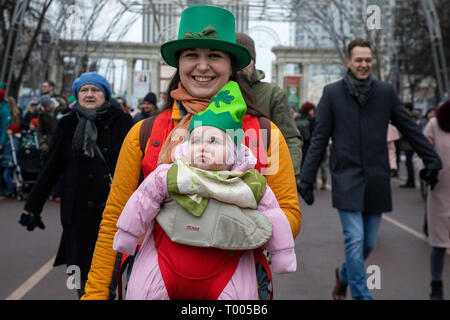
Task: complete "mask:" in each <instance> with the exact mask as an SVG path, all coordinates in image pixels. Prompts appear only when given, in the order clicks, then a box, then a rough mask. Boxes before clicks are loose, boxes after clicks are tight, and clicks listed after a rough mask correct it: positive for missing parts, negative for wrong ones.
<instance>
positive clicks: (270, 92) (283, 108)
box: [236, 32, 303, 176]
mask: <svg viewBox="0 0 450 320" xmlns="http://www.w3.org/2000/svg"><path fill="white" fill-rule="evenodd" d="M236 43H238V44H240V45H242V46H244V47H246V48H247V49H248V51H249V52H250V56H251V61H250V63H249V65H248V66H247V67H245V68H244V69H242V70H241V71H239V73H240V74H241V75H242V76H244V77H245V78H246V80H247V81H248V82H249V83H250V85H251V87H252V90H253V94H254V95H255V97H256V100H257V104H256V105H257V107H258V108H259V109H260V110H261V111H263V112H264V113H265V114H266V116H267V117H268V118H269V119H270V120H272V121H273V122H274V123H275V124H276V125H277V126H278V128H279V129H280V130H281V133H282V134H283V136H284V139H285V140H286V143H287V145H288V148H289V151H290V153H291V158H292V163H293V165H294V172H295V175H296V176H298V175H299V174H300V166H301V162H302V146H303V138H302V136H301V135H300V132H299V131H298V129H297V127H296V125H295V122H294V119H293V118H292V116H291V114H290V108H289V103H288V98H287V95H286V93H285V92H284V91H283V89H281V88H280V87H278V86H277V85H276V84H273V83H268V82H262V80H263V79H264V77H265V74H264V72H263V71H262V70H257V69H256V68H255V61H256V50H255V42H254V41H253V39H252V38H251V37H250V36H249V35H247V34H245V33H243V32H237V33H236Z"/></svg>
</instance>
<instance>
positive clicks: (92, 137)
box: [72, 102, 110, 158]
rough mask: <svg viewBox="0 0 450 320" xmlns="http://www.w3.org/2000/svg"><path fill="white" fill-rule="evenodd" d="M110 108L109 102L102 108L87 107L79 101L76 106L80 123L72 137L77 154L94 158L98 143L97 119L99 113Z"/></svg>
mask: <svg viewBox="0 0 450 320" xmlns="http://www.w3.org/2000/svg"><path fill="white" fill-rule="evenodd" d="M109 108H110V104H109V102H105V103H104V104H103V105H102V106H101V107H100V108H97V109H86V108H83V107H82V106H81V105H80V104H79V103H78V102H77V103H76V104H75V106H74V110H75V113H76V115H77V118H78V124H77V127H76V128H75V132H74V134H73V138H72V150H73V151H74V153H75V154H76V155H82V156H85V157H89V158H93V157H94V156H95V148H96V147H95V145H96V143H97V127H96V126H95V123H94V121H95V119H97V115H103V114H105V113H107V112H108V110H109Z"/></svg>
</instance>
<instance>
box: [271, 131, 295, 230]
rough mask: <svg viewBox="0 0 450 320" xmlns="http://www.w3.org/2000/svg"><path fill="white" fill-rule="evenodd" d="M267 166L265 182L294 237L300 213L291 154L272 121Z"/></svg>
mask: <svg viewBox="0 0 450 320" xmlns="http://www.w3.org/2000/svg"><path fill="white" fill-rule="evenodd" d="M267 156H268V168H267V169H266V172H263V174H264V176H265V177H266V180H267V183H268V184H269V186H270V188H271V189H272V191H273V193H274V194H275V197H276V198H277V201H278V203H279V205H280V207H281V209H282V210H283V212H284V214H285V215H286V217H287V219H288V220H289V223H290V225H291V230H292V234H293V236H294V238H295V237H296V236H297V235H298V234H299V232H300V228H301V224H302V213H301V211H300V205H299V201H298V195H297V184H296V181H295V175H294V166H293V164H292V160H291V155H290V153H289V149H288V147H287V144H286V140H284V137H283V134H282V133H281V131H280V130H279V129H278V127H277V126H276V125H275V124H274V123H273V122H272V124H271V134H270V146H269V148H268V151H267Z"/></svg>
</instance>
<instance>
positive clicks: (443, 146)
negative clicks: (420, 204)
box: [424, 101, 450, 300]
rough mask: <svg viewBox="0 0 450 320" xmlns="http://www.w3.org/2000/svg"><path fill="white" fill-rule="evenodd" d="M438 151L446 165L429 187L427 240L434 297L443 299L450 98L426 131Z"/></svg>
mask: <svg viewBox="0 0 450 320" xmlns="http://www.w3.org/2000/svg"><path fill="white" fill-rule="evenodd" d="M424 135H425V136H426V137H427V138H428V140H430V142H431V144H432V145H433V146H434V148H435V150H436V152H437V153H438V154H439V156H440V158H441V160H442V164H443V168H442V170H440V171H439V175H438V180H439V181H438V183H437V184H436V185H435V187H434V188H433V189H431V190H429V193H428V199H427V219H428V241H429V244H430V246H431V247H432V249H431V258H430V266H431V280H432V281H431V289H432V290H431V294H430V298H431V299H432V300H442V299H443V298H444V297H443V288H442V273H443V270H444V260H445V253H446V251H447V249H449V248H450V196H449V195H450V101H447V102H445V103H444V104H443V105H442V106H441V107H439V109H438V110H437V111H436V117H435V118H432V119H431V120H430V121H429V122H428V124H427V126H426V127H425V130H424Z"/></svg>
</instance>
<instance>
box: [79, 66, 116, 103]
mask: <svg viewBox="0 0 450 320" xmlns="http://www.w3.org/2000/svg"><path fill="white" fill-rule="evenodd" d="M86 84H92V85H94V86H96V87H97V88H99V89H100V90H102V91H103V93H104V94H105V99H106V100H109V98H111V87H110V86H109V83H108V81H107V80H106V79H105V77H103V76H101V75H100V74H98V73H97V72H85V73H83V74H82V75H81V76H80V77H79V78H77V79H75V81H74V82H73V84H72V90H73V93H74V94H75V98H76V99H77V100H78V92H79V91H80V89H81V87H82V86H84V85H86Z"/></svg>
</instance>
